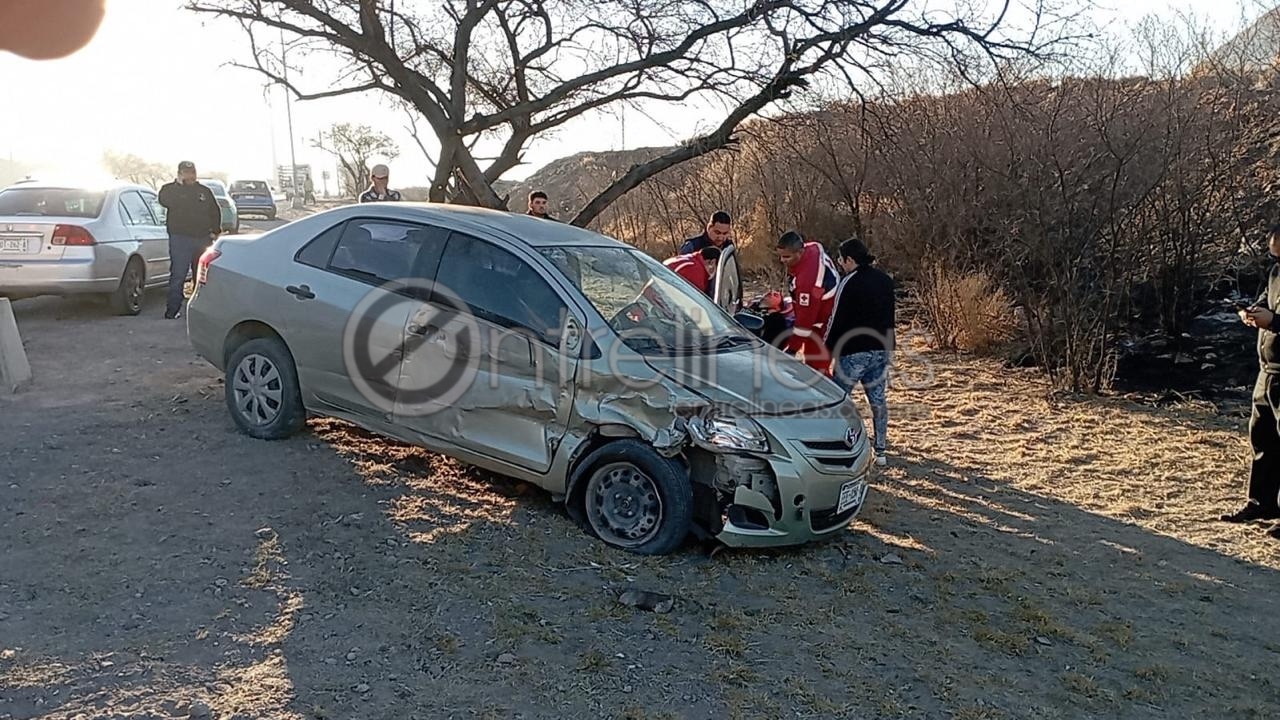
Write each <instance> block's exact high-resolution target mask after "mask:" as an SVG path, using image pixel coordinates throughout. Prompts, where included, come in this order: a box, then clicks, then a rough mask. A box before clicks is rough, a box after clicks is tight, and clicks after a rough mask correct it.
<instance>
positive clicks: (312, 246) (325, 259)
mask: <svg viewBox="0 0 1280 720" xmlns="http://www.w3.org/2000/svg"><path fill="white" fill-rule="evenodd" d="M343 227H345V224H344V223H338V224H337V225H334V226H333V227H331V228H329V229H328V230H325V231H324V232H322V233H320V234H319V235H317V236H315V237H314V238H312V240H311V242H309V243H307V244H306V245H303V246H302V249H301V250H299V251H298V254H297V255H294V256H293V259H294V260H296V261H298V262H300V263H302V264H303V265H310V266H311V267H313V268H319V269H321V270H324V269H326V268H328V267H329V258H330V257H333V249H334V248H335V247H337V246H338V238H340V237H342V228H343Z"/></svg>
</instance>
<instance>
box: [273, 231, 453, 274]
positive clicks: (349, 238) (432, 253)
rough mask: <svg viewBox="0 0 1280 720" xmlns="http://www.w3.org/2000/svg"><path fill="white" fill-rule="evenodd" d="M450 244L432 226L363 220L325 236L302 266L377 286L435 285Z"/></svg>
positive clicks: (305, 252)
mask: <svg viewBox="0 0 1280 720" xmlns="http://www.w3.org/2000/svg"><path fill="white" fill-rule="evenodd" d="M447 239H448V232H447V231H445V230H441V229H439V228H434V227H431V226H428V225H419V224H416V223H402V222H396V221H391V220H374V219H370V218H359V219H355V220H351V221H349V222H347V223H346V224H345V225H339V226H337V227H334V228H330V229H329V230H326V231H325V232H323V233H321V234H320V235H319V236H317V237H316V239H315V240H313V241H311V243H308V244H307V246H305V247H304V248H303V249H302V250H301V251H299V253H298V255H297V260H298V261H299V262H302V263H304V264H307V265H314V266H315V267H319V268H323V269H325V270H329V271H330V272H335V273H338V274H340V275H346V276H347V277H351V278H354V279H356V280H360V281H362V282H367V283H371V284H375V285H381V284H383V283H387V282H391V281H393V280H403V279H405V278H409V277H413V278H418V279H426V280H431V279H433V278H434V277H435V273H436V266H437V265H438V264H439V261H440V255H441V253H442V252H443V251H444V245H445V242H446V240H447Z"/></svg>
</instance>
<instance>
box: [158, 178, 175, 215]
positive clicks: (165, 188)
mask: <svg viewBox="0 0 1280 720" xmlns="http://www.w3.org/2000/svg"><path fill="white" fill-rule="evenodd" d="M157 197H158V198H159V200H160V206H161V207H163V208H164V209H165V210H169V209H172V207H173V205H172V203H173V183H171V182H168V183H165V184H164V185H161V186H160V192H159V193H158V194H157Z"/></svg>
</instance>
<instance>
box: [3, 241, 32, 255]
mask: <svg viewBox="0 0 1280 720" xmlns="http://www.w3.org/2000/svg"><path fill="white" fill-rule="evenodd" d="M26 251H27V239H26V238H2V239H0V252H7V253H20V252H26Z"/></svg>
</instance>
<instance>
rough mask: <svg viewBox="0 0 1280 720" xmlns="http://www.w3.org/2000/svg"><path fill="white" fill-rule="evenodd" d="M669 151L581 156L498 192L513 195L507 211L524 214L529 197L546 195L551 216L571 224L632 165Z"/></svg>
mask: <svg viewBox="0 0 1280 720" xmlns="http://www.w3.org/2000/svg"><path fill="white" fill-rule="evenodd" d="M668 150H670V148H665V147H651V148H637V149H635V150H611V151H606V152H582V153H577V154H576V155H569V156H568V157H563V158H560V159H559V160H555V161H552V162H550V163H548V164H547V165H546V166H545V167H543V168H542V169H541V170H539V171H538V172H536V173H534V174H533V175H531V176H530V177H529V178H528V179H527V180H525V181H524V182H518V183H512V184H509V185H508V184H505V183H504V187H502V188H496V189H497V190H498V192H499V194H503V193H507V192H510V195H509V196H508V198H509V200H508V208H509V209H511V210H513V211H515V212H523V211H524V209H525V203H526V199H527V198H528V196H529V193H530V192H532V191H534V190H541V191H543V192H545V193H546V194H547V196H548V198H549V200H550V205H551V214H552V215H554V216H556V217H558V218H561V219H564V220H568V219H571V218H572V217H573V215H574V214H576V213H577V212H578V210H580V209H581V208H582V207H583V206H584V205H586V204H587V203H588V202H590V201H591V198H592V197H594V196H595V195H596V194H597V193H599V192H600V191H602V190H604V189H605V188H606V187H608V186H609V183H611V182H613V181H614V179H615V178H617V177H618V176H619V175H621V174H623V173H625V172H626V171H627V169H628V168H630V167H631V166H632V165H635V164H637V163H642V162H648V161H649V160H652V159H653V158H655V157H657V156H659V155H661V154H663V153H665V152H667V151H668Z"/></svg>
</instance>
